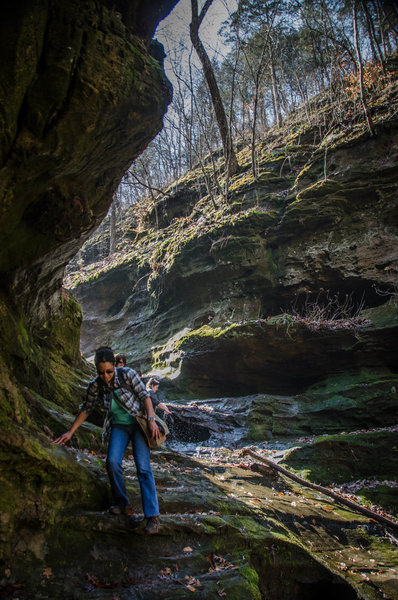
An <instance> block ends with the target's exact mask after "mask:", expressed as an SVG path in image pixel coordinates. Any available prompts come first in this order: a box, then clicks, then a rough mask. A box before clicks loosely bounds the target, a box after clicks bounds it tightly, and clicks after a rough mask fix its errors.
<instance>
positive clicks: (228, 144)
mask: <svg viewBox="0 0 398 600" xmlns="http://www.w3.org/2000/svg"><path fill="white" fill-rule="evenodd" d="M212 2H213V0H206V2H205V4H204V6H203V8H202V11H201V13H200V15H198V2H197V0H191V7H192V21H191V24H190V26H189V30H190V37H191V42H192V45H193V47H194V48H195V50H196V53H197V55H198V57H199V60H200V62H201V63H202V67H203V73H204V76H205V79H206V82H207V85H208V87H209V91H210V96H211V100H212V104H213V108H214V112H215V115H216V119H217V124H218V128H219V130H220V135H221V140H222V145H223V149H224V156H225V162H226V165H227V173H228V175H234V174H235V173H236V171H237V170H238V166H239V165H238V161H237V158H236V155H235V152H234V149H233V145H232V138H231V132H230V130H229V127H228V120H227V117H226V114H225V110H224V105H223V103H222V99H221V94H220V90H219V88H218V84H217V80H216V77H215V75H214V70H213V67H212V65H211V62H210V59H209V57H208V55H207V52H206V50H205V48H204V46H203V44H202V42H201V40H200V38H199V27H200V25H201V23H202V21H203V18H204V16H205V14H206V12H207V10H208V8H209V7H210V5H211V4H212Z"/></svg>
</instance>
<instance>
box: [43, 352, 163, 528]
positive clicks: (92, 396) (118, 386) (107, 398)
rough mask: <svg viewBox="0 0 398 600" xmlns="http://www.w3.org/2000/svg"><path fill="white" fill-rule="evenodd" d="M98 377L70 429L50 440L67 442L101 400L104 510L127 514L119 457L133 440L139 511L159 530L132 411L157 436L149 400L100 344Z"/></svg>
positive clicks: (139, 384) (146, 450)
mask: <svg viewBox="0 0 398 600" xmlns="http://www.w3.org/2000/svg"><path fill="white" fill-rule="evenodd" d="M95 366H96V368H97V373H98V375H97V377H96V378H95V379H93V380H92V381H91V382H90V383H89V385H88V387H87V391H86V399H85V401H84V403H83V404H82V406H81V407H80V411H79V413H78V415H77V416H76V419H75V421H74V423H73V424H72V427H71V428H70V429H69V431H67V432H66V433H64V434H63V435H61V436H60V437H59V438H57V439H56V440H55V443H56V444H58V445H63V444H65V443H66V442H68V441H69V440H70V439H71V437H72V436H73V434H74V433H75V431H76V430H77V429H78V428H79V427H80V425H81V424H82V423H83V422H84V421H85V420H86V419H87V417H88V416H89V415H90V414H91V413H92V411H93V410H94V408H95V406H96V404H97V403H98V402H99V401H102V402H103V404H104V409H105V418H104V425H103V433H102V439H103V441H105V440H106V439H108V436H109V435H110V438H109V446H108V453H107V459H106V467H107V471H108V476H109V481H110V484H111V490H112V495H113V498H114V502H115V506H111V508H110V509H109V510H110V512H111V513H112V514H126V513H128V507H129V499H128V495H127V491H126V485H125V481H124V477H123V470H122V461H123V457H124V453H125V450H126V448H127V445H128V443H129V442H131V443H132V447H133V455H134V461H135V465H136V468H137V478H138V481H139V484H140V489H141V500H142V506H143V509H144V515H145V517H146V519H147V524H146V527H145V530H144V531H145V533H149V534H154V533H158V531H159V527H160V523H159V503H158V498H157V493H156V487H155V480H154V477H153V473H152V468H151V463H150V453H149V447H148V444H147V442H146V439H145V436H144V434H143V433H142V430H141V427H140V426H139V425H138V423H137V421H136V419H135V418H134V415H136V414H137V413H138V412H140V411H141V410H142V409H145V411H146V414H147V419H148V422H149V428H150V430H151V433H152V436H153V437H154V438H155V439H157V438H158V437H159V435H160V431H159V427H158V425H157V424H156V422H155V413H154V408H153V405H152V399H151V397H150V395H149V393H148V390H146V388H145V386H144V384H143V383H142V381H141V380H140V378H139V377H138V376H137V373H136V372H135V371H134V370H133V369H130V368H128V367H122V368H120V367H119V368H118V369H116V368H115V356H114V354H113V351H112V349H111V348H108V347H106V346H103V347H101V348H98V350H96V353H95Z"/></svg>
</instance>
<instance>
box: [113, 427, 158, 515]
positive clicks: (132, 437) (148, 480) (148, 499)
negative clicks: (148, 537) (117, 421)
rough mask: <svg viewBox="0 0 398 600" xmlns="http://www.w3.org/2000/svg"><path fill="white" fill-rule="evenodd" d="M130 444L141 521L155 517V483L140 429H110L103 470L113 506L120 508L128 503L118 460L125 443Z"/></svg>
mask: <svg viewBox="0 0 398 600" xmlns="http://www.w3.org/2000/svg"><path fill="white" fill-rule="evenodd" d="M130 441H131V444H132V446H133V455H134V461H135V466H136V468H137V478H138V481H139V484H140V488H141V500H142V507H143V509H144V515H145V517H147V518H148V517H155V516H157V515H158V514H159V503H158V497H157V494H156V487H155V479H154V477H153V473H152V469H151V461H150V453H149V447H148V444H147V443H146V439H145V436H144V434H143V433H142V431H141V428H140V426H139V425H138V424H137V423H135V424H133V425H114V426H113V427H112V430H111V437H110V440H109V447H108V456H107V459H106V469H107V471H108V477H109V481H110V484H111V489H112V495H113V498H114V501H115V504H117V505H118V506H120V507H121V508H124V507H125V506H127V504H128V503H129V499H128V495H127V491H126V485H125V483H124V477H123V469H122V460H123V457H124V453H125V450H126V448H127V445H128V443H129V442H130Z"/></svg>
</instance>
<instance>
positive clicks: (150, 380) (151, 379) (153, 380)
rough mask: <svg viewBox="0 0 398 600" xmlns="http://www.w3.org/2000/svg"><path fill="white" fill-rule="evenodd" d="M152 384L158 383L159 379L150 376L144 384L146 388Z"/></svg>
mask: <svg viewBox="0 0 398 600" xmlns="http://www.w3.org/2000/svg"><path fill="white" fill-rule="evenodd" d="M154 385H159V381H158V380H157V379H155V378H154V377H151V378H150V379H149V381H148V383H147V384H146V387H147V388H151V387H153V386H154Z"/></svg>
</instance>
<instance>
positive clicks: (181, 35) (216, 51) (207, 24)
mask: <svg viewBox="0 0 398 600" xmlns="http://www.w3.org/2000/svg"><path fill="white" fill-rule="evenodd" d="M203 4H204V1H203V0H199V2H198V5H199V12H200V10H201V8H202V6H203ZM236 8H237V0H214V1H213V4H212V5H211V6H210V8H209V10H208V11H207V14H206V17H205V18H204V20H203V23H202V24H201V26H200V30H199V35H200V38H201V40H202V43H203V44H204V46H205V48H206V51H207V53H208V55H209V56H210V58H213V57H214V56H216V57H217V56H219V57H222V56H224V55H225V53H226V48H225V45H224V42H223V39H222V37H221V36H219V35H218V31H219V29H220V27H221V24H222V23H223V21H225V20H226V19H227V18H228V14H229V12H230V13H231V12H233V11H234V10H236ZM190 21H191V0H180V1H179V2H178V4H177V6H176V7H175V8H174V10H173V11H172V12H171V13H170V14H169V15H168V17H166V19H164V20H163V21H162V22H161V23H160V24H159V26H158V28H157V30H156V33H155V38H156V39H157V40H158V41H159V42H161V43H162V44H163V46H164V48H165V52H166V54H168V55H170V56H171V55H174V52H175V51H177V52H180V51H181V60H183V61H187V60H188V54H189V51H190V49H191V42H190V39H189V23H190ZM192 57H193V59H194V60H195V61H197V59H196V56H195V53H193V54H192ZM164 66H165V71H166V74H167V76H168V78H169V79H170V81H171V82H172V83H173V74H172V72H171V69H170V67H169V64H168V59H167V56H166V59H165V64H164Z"/></svg>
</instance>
